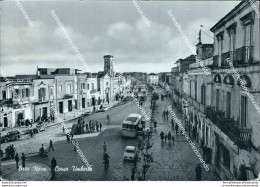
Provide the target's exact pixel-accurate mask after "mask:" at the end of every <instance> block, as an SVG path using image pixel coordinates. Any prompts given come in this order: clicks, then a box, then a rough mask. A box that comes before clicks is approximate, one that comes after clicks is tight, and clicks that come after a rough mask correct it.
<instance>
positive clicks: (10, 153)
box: [5, 144, 15, 159]
mask: <svg viewBox="0 0 260 187" xmlns="http://www.w3.org/2000/svg"><path fill="white" fill-rule="evenodd" d="M5 155H6V159H10V158H14V155H15V148H14V145H13V144H11V145H9V146H7V147H6V148H5Z"/></svg>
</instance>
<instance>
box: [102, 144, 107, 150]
mask: <svg viewBox="0 0 260 187" xmlns="http://www.w3.org/2000/svg"><path fill="white" fill-rule="evenodd" d="M103 150H104V152H107V144H106V142H104V144H103Z"/></svg>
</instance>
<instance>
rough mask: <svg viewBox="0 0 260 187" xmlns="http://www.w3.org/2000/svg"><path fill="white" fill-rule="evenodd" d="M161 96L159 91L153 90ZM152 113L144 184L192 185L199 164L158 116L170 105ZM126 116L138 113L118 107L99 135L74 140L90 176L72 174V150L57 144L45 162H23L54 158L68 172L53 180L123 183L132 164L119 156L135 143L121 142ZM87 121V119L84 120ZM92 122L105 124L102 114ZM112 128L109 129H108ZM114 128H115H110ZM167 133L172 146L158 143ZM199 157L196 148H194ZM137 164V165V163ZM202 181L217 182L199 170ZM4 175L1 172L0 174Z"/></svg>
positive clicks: (212, 175) (74, 162)
mask: <svg viewBox="0 0 260 187" xmlns="http://www.w3.org/2000/svg"><path fill="white" fill-rule="evenodd" d="M156 91H157V92H159V93H163V92H164V91H163V90H162V89H158V90H156ZM156 105H157V107H156V110H155V119H156V120H157V122H158V128H157V130H156V131H155V132H154V136H153V140H152V141H153V142H154V145H153V147H152V149H151V152H152V154H153V159H154V162H153V163H152V164H151V167H150V168H149V170H148V173H147V175H146V180H173V181H176V180H183V181H193V180H196V178H195V171H194V170H195V167H196V165H197V163H199V159H198V158H197V156H196V155H195V153H194V152H193V150H192V149H191V147H190V145H189V144H188V142H187V141H186V140H185V139H184V137H182V136H180V135H176V134H175V132H173V129H172V128H171V126H170V123H169V122H170V115H169V119H168V121H167V120H163V118H162V112H163V110H166V108H167V106H169V105H170V100H169V99H168V100H165V101H161V100H158V101H157V104H156ZM174 112H175V113H176V115H177V117H178V118H179V119H180V120H181V121H183V120H182V118H181V116H180V114H178V113H177V111H176V110H175V109H174ZM129 113H140V111H139V109H138V108H137V106H136V104H135V103H133V102H132V103H129V104H126V105H122V106H119V107H115V108H113V109H111V110H110V111H109V114H110V116H111V117H112V116H113V117H112V121H111V125H108V126H109V127H113V128H109V129H107V130H105V131H103V132H102V133H99V134H96V136H94V137H83V138H79V136H76V139H77V141H78V143H79V146H80V148H81V150H82V152H83V154H84V155H85V156H86V158H87V159H88V161H89V163H90V164H91V165H92V168H93V170H92V171H91V172H82V171H77V172H75V171H72V170H71V169H72V166H77V167H81V166H84V163H83V161H82V159H81V157H80V156H79V155H78V153H76V152H74V151H73V146H72V144H70V143H67V142H65V141H64V140H63V141H57V142H56V143H55V144H54V149H55V151H54V152H50V154H49V157H48V158H40V157H38V156H33V157H29V158H28V159H27V162H39V163H43V164H46V165H49V166H50V160H51V158H52V157H53V156H54V157H55V158H56V159H57V163H58V166H59V167H62V168H66V167H67V168H69V169H70V170H69V171H66V172H65V171H60V172H57V173H56V176H55V177H54V178H53V180H64V181H65V180H98V181H100V180H101V181H102V180H124V178H130V173H131V166H132V163H123V152H124V149H125V147H126V146H127V145H136V144H137V141H136V140H135V139H124V138H122V136H121V131H120V127H121V122H122V120H123V119H124V118H125V117H126V116H127V115H128V114H129ZM89 118H91V117H88V119H89ZM93 120H98V121H105V114H104V113H103V114H102V113H100V114H95V115H94V116H93ZM112 124H113V126H112ZM114 127H115V128H114ZM162 130H163V131H164V132H168V131H171V132H172V134H174V135H175V140H176V141H175V144H174V145H173V144H170V143H168V142H163V143H162V142H161V140H160V138H159V133H160V131H162ZM104 141H106V143H107V149H108V154H109V156H110V158H111V159H110V166H109V167H108V169H104V166H103V163H102V156H103V149H102V144H103V142H104ZM196 146H197V148H198V149H199V151H200V153H201V149H200V148H199V145H198V144H196ZM139 164H140V163H139ZM202 170H203V171H202V172H203V173H202V179H203V180H210V181H211V180H218V177H217V175H216V174H215V172H214V169H213V168H212V167H211V166H210V170H209V171H208V172H206V171H205V170H204V169H202ZM3 173H4V170H3Z"/></svg>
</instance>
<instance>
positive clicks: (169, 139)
mask: <svg viewBox="0 0 260 187" xmlns="http://www.w3.org/2000/svg"><path fill="white" fill-rule="evenodd" d="M171 139H172V134H171V132H170V131H169V133H168V141H171Z"/></svg>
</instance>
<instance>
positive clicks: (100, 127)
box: [99, 122, 102, 132]
mask: <svg viewBox="0 0 260 187" xmlns="http://www.w3.org/2000/svg"><path fill="white" fill-rule="evenodd" d="M99 129H100V132H101V131H102V123H101V122H100V124H99Z"/></svg>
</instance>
